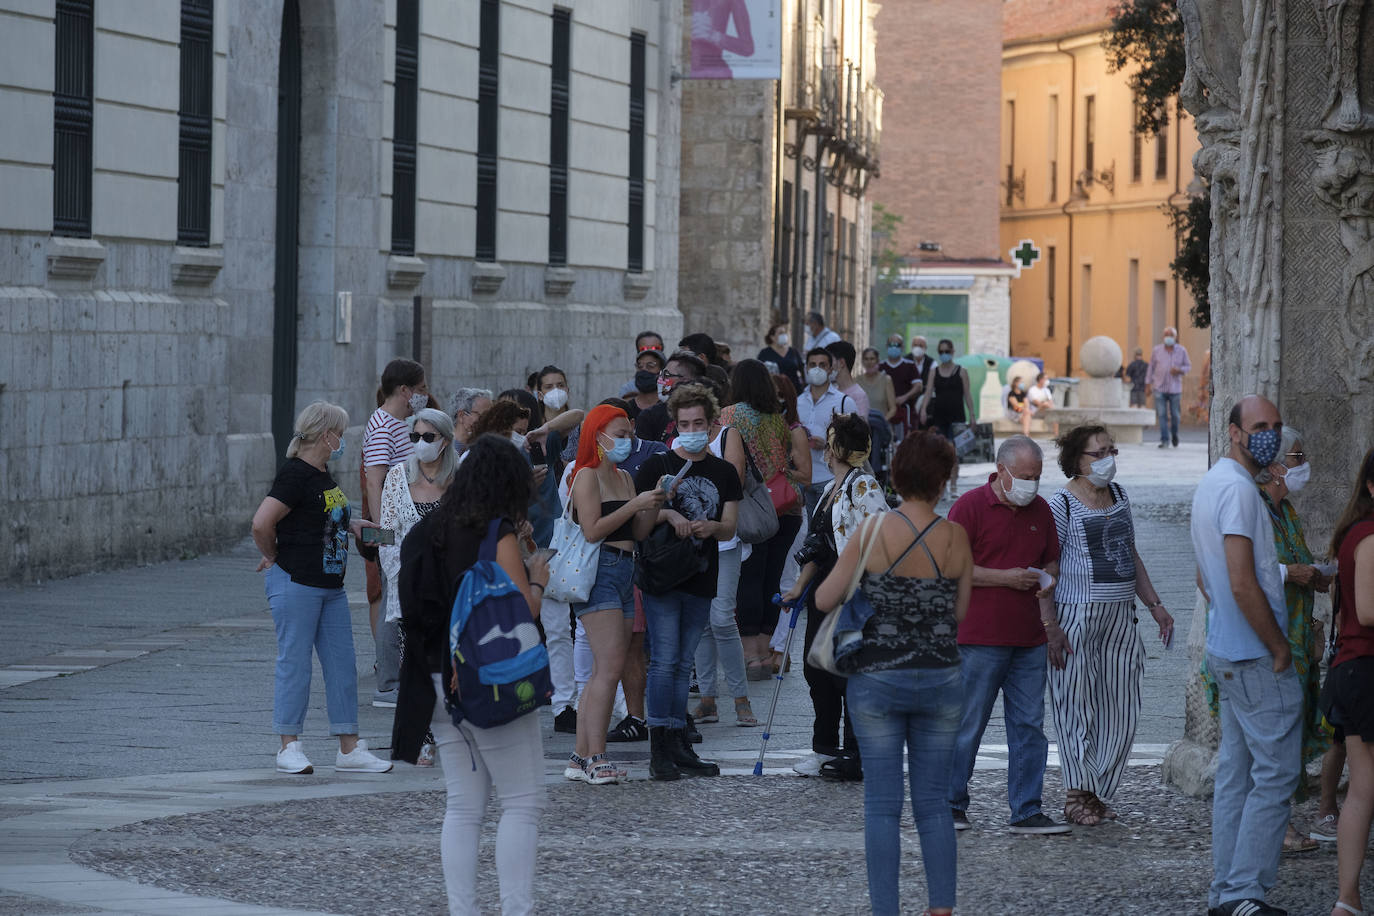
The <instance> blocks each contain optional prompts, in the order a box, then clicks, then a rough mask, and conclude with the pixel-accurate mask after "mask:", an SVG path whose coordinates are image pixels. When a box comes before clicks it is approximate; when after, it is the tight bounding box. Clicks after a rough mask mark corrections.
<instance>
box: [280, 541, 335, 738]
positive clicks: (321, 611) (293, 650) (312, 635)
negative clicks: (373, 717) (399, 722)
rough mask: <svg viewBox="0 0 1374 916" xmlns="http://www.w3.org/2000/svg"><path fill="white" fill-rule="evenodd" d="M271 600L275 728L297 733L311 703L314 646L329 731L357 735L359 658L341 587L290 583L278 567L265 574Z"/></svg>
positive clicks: (282, 733)
mask: <svg viewBox="0 0 1374 916" xmlns="http://www.w3.org/2000/svg"><path fill="white" fill-rule="evenodd" d="M262 578H263V585H264V587H265V588H266V590H267V603H268V605H269V606H271V608H272V622H273V623H274V624H276V628H277V678H276V689H275V690H274V692H273V696H272V728H273V730H274V731H276V733H277V734H279V735H299V734H300V733H301V730H302V729H303V728H304V727H305V710H306V707H307V706H309V705H310V669H311V664H310V650H311V647H312V646H313V647H314V650H315V652H316V653H317V654H318V655H319V656H320V670H321V671H323V672H324V697H325V706H326V708H327V709H328V710H329V733H330V734H331V735H356V734H357V733H358V662H357V657H356V656H355V655H354V654H353V618H352V616H351V615H350V614H349V612H348V596H347V595H346V594H345V593H344V590H343V589H341V588H314V587H312V586H309V585H301V584H300V583H298V582H292V581H291V576H290V574H289V573H287V571H286V570H284V569H282V568H281V567H280V566H276V565H272V566H269V567H268V568H267V571H266V572H264V573H263V577H262Z"/></svg>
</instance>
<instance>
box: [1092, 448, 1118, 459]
mask: <svg viewBox="0 0 1374 916" xmlns="http://www.w3.org/2000/svg"><path fill="white" fill-rule="evenodd" d="M1083 454H1085V455H1087V456H1088V457H1089V458H1097V459H1098V460H1101V459H1103V458H1106V457H1107V456H1108V455H1113V456H1115V455H1119V454H1121V453H1120V452H1118V451H1117V450H1116V449H1114V448H1100V449H1098V450H1097V451H1095V452H1089V451H1084V452H1083Z"/></svg>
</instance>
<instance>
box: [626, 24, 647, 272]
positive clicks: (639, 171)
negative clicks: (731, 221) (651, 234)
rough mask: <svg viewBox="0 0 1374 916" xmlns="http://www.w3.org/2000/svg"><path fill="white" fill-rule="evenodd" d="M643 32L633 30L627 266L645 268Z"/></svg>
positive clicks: (633, 269) (644, 73)
mask: <svg viewBox="0 0 1374 916" xmlns="http://www.w3.org/2000/svg"><path fill="white" fill-rule="evenodd" d="M644 54H645V43H644V33H643V32H631V33H630V244H629V257H628V258H627V261H628V264H627V269H628V270H629V271H630V272H631V273H639V272H640V271H642V270H644V95H645V91H646V89H647V85H646V80H647V74H646V72H645V58H644Z"/></svg>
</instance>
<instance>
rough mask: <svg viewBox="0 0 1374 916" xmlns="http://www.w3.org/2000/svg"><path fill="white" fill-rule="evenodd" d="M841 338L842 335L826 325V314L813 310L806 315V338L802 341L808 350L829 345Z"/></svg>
mask: <svg viewBox="0 0 1374 916" xmlns="http://www.w3.org/2000/svg"><path fill="white" fill-rule="evenodd" d="M839 339H840V335H839V334H837V333H836V332H835V331H833V330H831V329H830V328H829V327H828V326H826V323H825V316H824V315H822V314H821V313H820V312H811V313H810V314H808V315H807V316H806V339H805V340H803V341H802V345H803V347H804V348H805V350H806V352H808V353H810V352H811V351H812V350H814V349H816V348H817V347H828V346H830V345H831V344H833V343H836V342H838V341H839Z"/></svg>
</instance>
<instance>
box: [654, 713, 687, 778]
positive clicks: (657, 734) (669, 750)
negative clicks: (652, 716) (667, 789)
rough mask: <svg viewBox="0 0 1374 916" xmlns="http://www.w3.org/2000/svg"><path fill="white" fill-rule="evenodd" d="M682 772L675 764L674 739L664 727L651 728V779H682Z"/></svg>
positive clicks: (655, 726)
mask: <svg viewBox="0 0 1374 916" xmlns="http://www.w3.org/2000/svg"><path fill="white" fill-rule="evenodd" d="M681 777H682V771H681V770H679V769H678V768H677V764H676V763H674V762H673V738H672V735H671V734H670V733H669V731H668V728H667V727H666V726H663V725H651V726H649V778H650V779H657V780H663V781H667V780H672V779H680V778H681Z"/></svg>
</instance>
